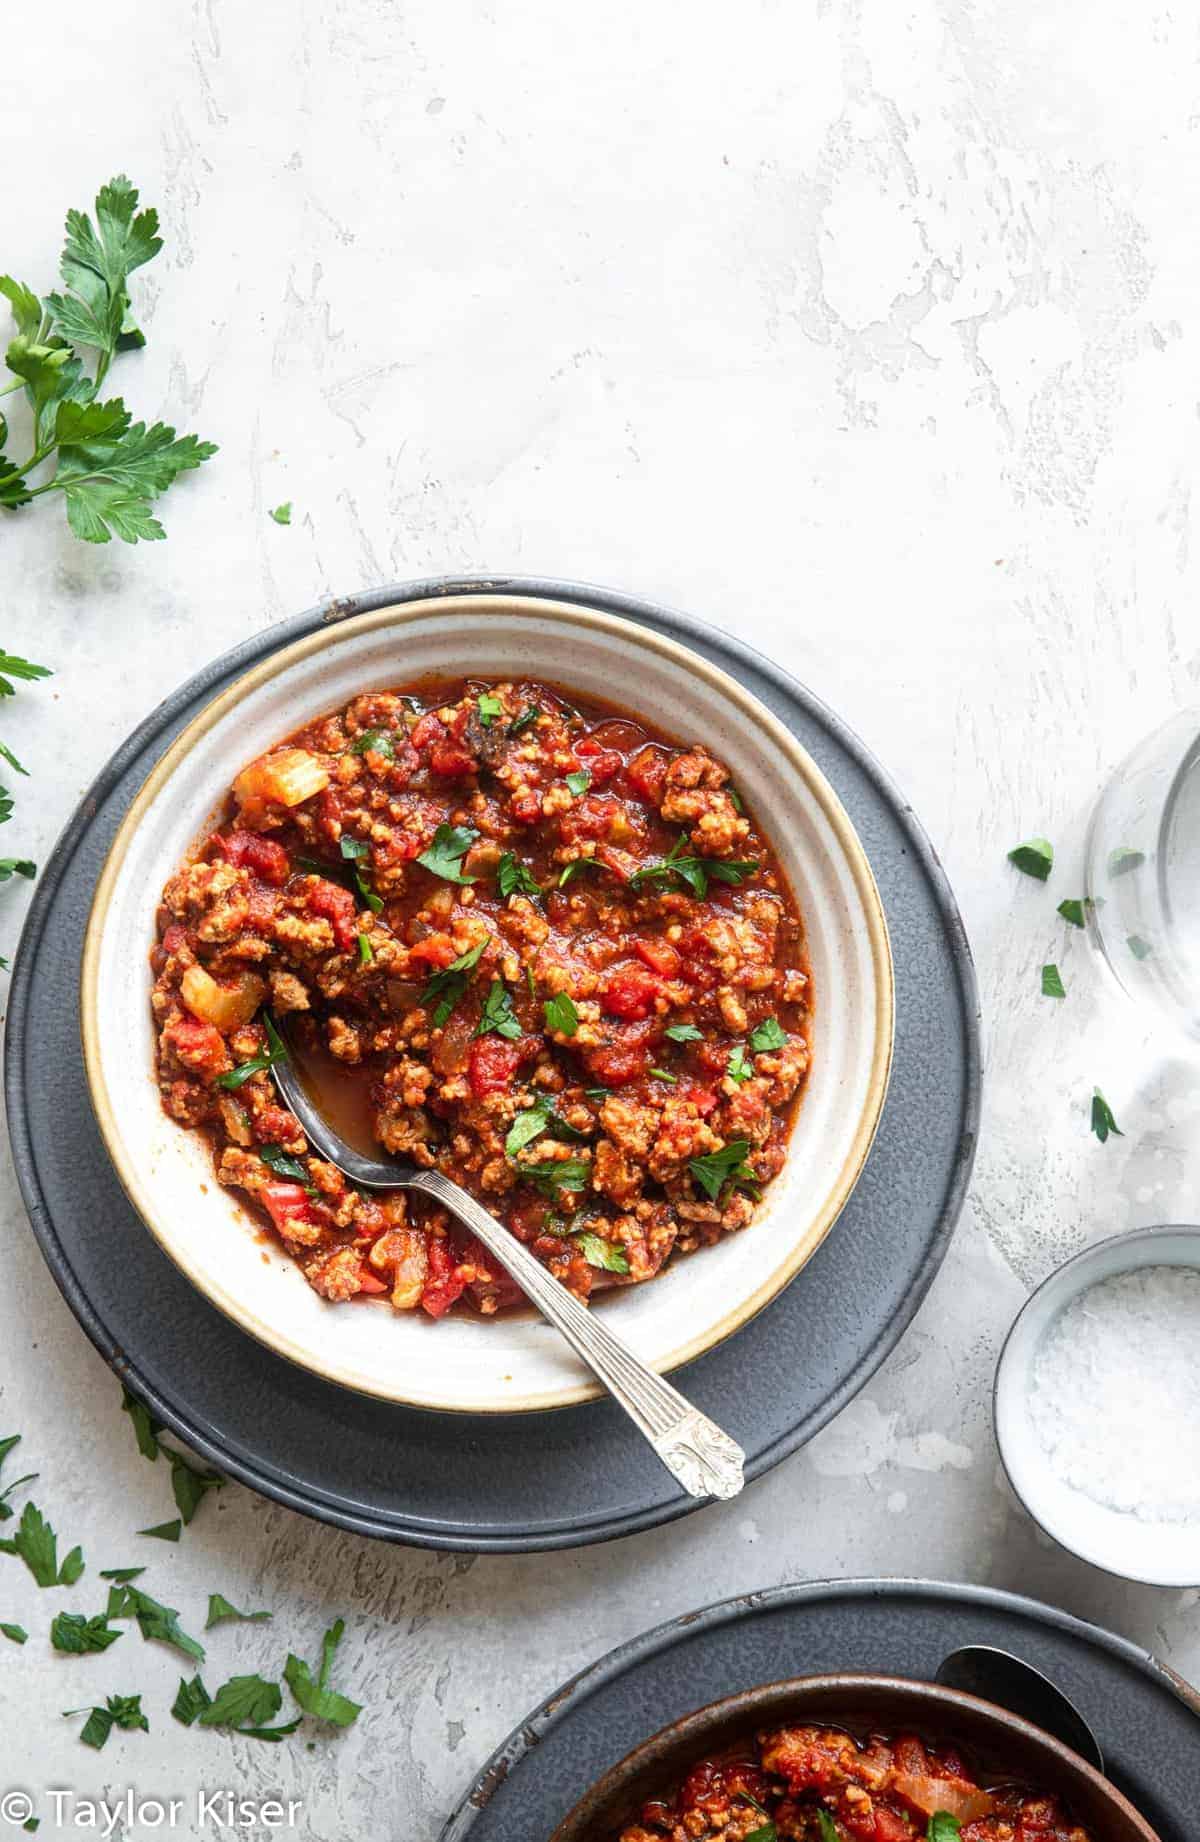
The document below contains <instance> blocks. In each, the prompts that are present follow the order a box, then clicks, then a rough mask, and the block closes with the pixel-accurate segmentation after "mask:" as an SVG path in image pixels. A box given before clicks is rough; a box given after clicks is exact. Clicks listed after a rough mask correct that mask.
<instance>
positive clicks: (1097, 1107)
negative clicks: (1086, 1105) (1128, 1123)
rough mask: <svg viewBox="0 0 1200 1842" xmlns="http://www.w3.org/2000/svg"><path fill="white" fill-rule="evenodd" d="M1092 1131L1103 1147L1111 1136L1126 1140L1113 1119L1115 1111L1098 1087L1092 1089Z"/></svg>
mask: <svg viewBox="0 0 1200 1842" xmlns="http://www.w3.org/2000/svg"><path fill="white" fill-rule="evenodd" d="M1092 1131H1093V1132H1094V1133H1095V1134H1096V1137H1097V1138H1098V1139H1099V1140H1100V1143H1101V1144H1102V1145H1103V1144H1104V1142H1105V1141H1106V1139H1107V1138H1108V1137H1109V1134H1110V1133H1111V1134H1113V1135H1114V1136H1115V1137H1116V1138H1124V1136H1125V1134H1124V1133H1123V1132H1122V1130H1121V1128H1120V1126H1119V1125H1118V1124H1117V1122H1116V1120H1115V1119H1114V1118H1113V1110H1112V1108H1111V1107H1110V1106H1109V1104H1108V1101H1107V1100H1106V1099H1105V1098H1104V1095H1103V1094H1102V1093H1101V1092H1100V1089H1099V1088H1098V1087H1094V1088H1093V1089H1092Z"/></svg>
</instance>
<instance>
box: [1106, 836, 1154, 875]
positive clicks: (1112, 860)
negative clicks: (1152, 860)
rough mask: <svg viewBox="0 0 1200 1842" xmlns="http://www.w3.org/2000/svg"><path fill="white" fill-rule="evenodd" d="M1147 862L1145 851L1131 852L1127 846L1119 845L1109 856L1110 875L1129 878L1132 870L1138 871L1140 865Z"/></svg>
mask: <svg viewBox="0 0 1200 1842" xmlns="http://www.w3.org/2000/svg"><path fill="white" fill-rule="evenodd" d="M1145 861H1146V853H1145V851H1134V850H1130V848H1129V846H1128V845H1127V844H1118V846H1117V848H1116V850H1115V851H1110V852H1109V854H1108V874H1109V875H1110V876H1128V874H1129V872H1130V870H1136V869H1137V867H1138V865H1139V864H1140V863H1145Z"/></svg>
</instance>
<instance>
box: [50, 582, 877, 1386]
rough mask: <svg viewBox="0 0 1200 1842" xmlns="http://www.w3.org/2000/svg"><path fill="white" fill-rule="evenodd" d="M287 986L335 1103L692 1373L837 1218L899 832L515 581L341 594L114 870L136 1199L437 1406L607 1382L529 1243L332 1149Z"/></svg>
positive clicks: (104, 1081)
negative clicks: (471, 1234)
mask: <svg viewBox="0 0 1200 1842" xmlns="http://www.w3.org/2000/svg"><path fill="white" fill-rule="evenodd" d="M622 686H629V687H632V688H631V689H630V690H629V691H628V692H627V694H626V695H621V694H620V692H621V687H622ZM650 712H652V713H653V715H652V716H651V715H649V714H648V713H650ZM764 938H765V939H766V942H767V944H766V945H764V944H763V941H764ZM148 957H149V958H150V960H151V972H150V975H149V976H148V975H147V970H146V966H147V958H148ZM151 985H153V994H151ZM151 995H153V1008H152V1007H151V1003H150V1001H149V1000H150V998H151ZM268 1003H270V1004H273V1005H274V1007H275V1008H276V1009H277V1010H278V1009H281V1008H282V1009H287V1010H289V1011H290V1012H291V1013H292V1014H291V1016H290V1019H289V1021H290V1023H291V1024H292V1025H293V1026H294V1028H295V1031H296V1034H297V1039H298V1041H299V1042H300V1044H301V1047H302V1048H303V1047H304V1046H305V1045H307V1047H308V1048H309V1049H310V1050H311V1052H312V1054H311V1061H310V1062H307V1061H306V1066H307V1067H309V1068H310V1070H311V1072H312V1074H313V1078H314V1079H316V1080H318V1081H319V1082H320V1083H321V1084H322V1092H323V1093H324V1092H325V1091H326V1088H325V1085H324V1084H325V1081H326V1077H327V1076H330V1075H332V1076H334V1077H336V1079H335V1080H333V1081H332V1083H331V1084H330V1086H329V1088H328V1092H329V1095H330V1104H331V1105H333V1106H334V1107H335V1108H340V1107H349V1108H350V1109H351V1110H356V1111H357V1114H358V1115H359V1116H360V1120H361V1118H365V1119H366V1121H367V1125H368V1129H369V1130H370V1131H371V1133H372V1134H373V1136H374V1138H375V1140H376V1141H377V1142H382V1143H383V1144H385V1145H387V1146H388V1147H389V1148H390V1149H392V1150H394V1151H396V1152H397V1153H399V1154H400V1155H403V1156H408V1157H411V1156H414V1155H415V1156H417V1157H418V1159H426V1160H428V1161H429V1162H433V1161H435V1160H438V1159H444V1160H446V1168H447V1170H449V1171H450V1172H451V1173H452V1174H454V1175H455V1176H457V1177H459V1178H460V1179H461V1178H463V1177H464V1175H465V1176H466V1179H467V1180H468V1181H469V1182H470V1183H471V1185H472V1187H475V1188H477V1189H478V1191H479V1193H480V1194H481V1195H482V1196H483V1197H484V1199H485V1200H487V1201H488V1202H489V1204H490V1206H492V1207H493V1208H494V1209H495V1211H496V1212H497V1213H498V1214H499V1215H500V1216H501V1218H502V1219H505V1220H506V1222H507V1224H508V1225H509V1226H510V1227H511V1228H512V1230H513V1232H515V1233H519V1234H520V1235H521V1238H522V1239H525V1240H526V1241H527V1242H531V1243H532V1244H533V1245H534V1247H535V1251H537V1252H538V1254H539V1257H541V1258H543V1259H544V1260H545V1262H546V1264H547V1265H548V1266H549V1267H550V1268H551V1270H552V1271H555V1272H556V1273H557V1276H559V1277H560V1278H562V1279H563V1280H564V1283H567V1284H570V1285H572V1286H573V1288H574V1289H576V1290H580V1291H593V1290H594V1291H595V1293H596V1296H597V1298H599V1295H600V1293H601V1292H604V1293H605V1294H606V1295H605V1297H604V1298H603V1301H602V1302H601V1303H600V1304H599V1308H601V1309H606V1310H607V1309H611V1310H613V1311H615V1312H618V1313H619V1314H620V1327H621V1331H622V1334H623V1335H625V1336H627V1337H629V1338H630V1340H631V1341H632V1342H633V1344H634V1346H635V1347H636V1348H637V1349H638V1351H639V1353H640V1354H641V1355H643V1356H644V1358H645V1359H646V1360H647V1361H649V1362H651V1363H652V1364H653V1365H654V1366H656V1367H658V1368H660V1369H663V1370H666V1369H670V1368H673V1367H676V1366H678V1365H679V1364H680V1363H682V1362H686V1361H688V1360H690V1359H691V1358H693V1357H695V1356H697V1355H699V1354H701V1353H702V1352H703V1351H704V1350H705V1349H708V1348H710V1347H712V1346H713V1345H714V1344H715V1343H717V1342H719V1341H721V1340H722V1339H723V1338H725V1337H727V1336H729V1335H731V1334H733V1332H734V1331H736V1330H737V1329H738V1328H739V1326H740V1325H741V1324H743V1323H745V1322H746V1321H747V1320H748V1319H749V1318H750V1317H751V1316H752V1315H754V1314H755V1313H756V1312H757V1311H759V1310H761V1309H762V1308H763V1306H764V1305H765V1304H767V1303H768V1302H769V1301H770V1299H771V1298H772V1297H774V1296H775V1294H776V1293H777V1292H778V1291H779V1289H780V1288H781V1287H782V1286H783V1285H785V1284H786V1283H787V1282H788V1281H789V1279H791V1278H792V1277H794V1275H795V1274H796V1273H797V1272H799V1270H800V1269H801V1267H802V1266H803V1265H804V1263H805V1261H806V1260H807V1259H808V1258H810V1257H811V1255H812V1253H813V1252H814V1251H815V1250H816V1248H817V1247H818V1246H819V1245H820V1242H821V1241H822V1239H823V1238H824V1236H825V1235H826V1234H827V1233H828V1232H829V1230H830V1228H831V1227H832V1225H833V1223H834V1222H835V1220H836V1218H837V1215H838V1213H839V1211H840V1209H841V1207H842V1205H843V1204H844V1202H845V1200H846V1198H847V1197H848V1195H849V1194H850V1191H851V1189H852V1187H853V1184H854V1182H855V1181H856V1179H857V1176H858V1174H859V1172H860V1170H861V1168H862V1165H863V1162H864V1160H865V1158H866V1155H867V1152H868V1150H869V1147H870V1143H871V1139H872V1136H873V1134H874V1130H875V1126H876V1123H877V1121H878V1117H879V1112H880V1109H881V1106H882V1102H883V1098H884V1094H885V1092H886V1085H887V1078H888V1072H889V1067H890V1056H891V1043H892V1028H893V993H892V967H891V958H890V951H889V946H888V940H887V928H886V923H885V920H884V917H883V913H882V909H881V906H880V903H879V898H878V894H877V892H876V889H875V885H874V880H873V878H872V876H871V872H870V868H869V865H868V863H867V860H866V857H865V855H864V853H863V851H862V847H861V844H860V843H859V841H858V839H857V837H856V836H855V834H854V831H853V828H852V827H851V825H850V823H849V820H848V819H847V817H846V815H845V812H844V811H843V809H842V807H841V805H840V802H839V801H838V800H837V797H836V795H835V794H834V792H833V790H832V788H830V787H829V785H828V783H827V782H826V781H825V780H824V777H823V776H822V775H821V774H820V772H819V770H818V769H817V767H816V765H815V764H814V763H813V762H812V760H811V759H810V758H809V757H808V756H807V754H806V753H805V752H804V750H803V749H801V748H800V746H799V745H798V743H797V742H796V741H795V739H794V738H793V737H792V736H791V735H790V734H789V733H788V731H787V730H786V729H784V728H783V726H782V725H781V724H780V723H779V722H778V721H777V719H776V718H775V717H774V716H773V715H772V714H771V713H770V712H769V711H767V710H766V709H765V708H764V707H763V706H762V705H761V704H760V703H759V702H758V701H757V700H756V699H754V698H753V697H751V696H750V695H749V694H748V693H747V692H746V691H745V690H744V689H743V688H742V687H741V686H739V685H737V684H735V683H734V682H733V681H732V680H731V679H730V678H728V677H727V676H726V675H725V674H724V673H722V672H721V671H719V670H718V669H717V668H716V667H714V666H712V665H710V664H709V663H708V662H707V661H705V660H703V659H701V658H699V657H698V656H697V655H695V654H692V653H690V652H689V651H687V650H686V649H685V648H684V647H681V646H679V645H678V644H676V643H675V642H674V641H672V640H669V639H666V638H664V637H662V636H660V635H658V634H655V633H651V632H649V631H647V630H645V629H643V628H640V627H638V626H636V625H635V624H634V623H631V622H628V621H625V620H622V619H619V618H617V617H616V616H613V615H610V614H607V613H603V612H601V611H599V610H592V609H588V608H581V607H578V606H576V605H574V604H560V603H553V602H546V601H541V600H538V601H529V600H525V599H523V598H522V597H520V596H508V595H485V596H478V595H472V596H470V597H462V598H455V597H448V598H446V599H438V600H434V601H429V602H423V603H420V602H419V603H415V604H413V603H410V604H408V605H406V606H401V607H392V608H383V609H379V610H376V611H374V612H372V613H368V614H364V615H360V616H356V617H354V618H353V619H349V620H346V621H343V622H340V623H338V622H335V623H333V624H331V625H330V627H329V628H328V629H327V630H325V631H322V632H321V633H318V634H315V635H310V636H308V637H307V638H305V639H303V640H301V641H299V642H297V643H296V644H295V645H293V646H291V647H289V648H286V649H285V650H283V651H282V652H280V653H278V654H276V655H274V656H273V657H272V658H270V659H268V660H265V661H263V662H262V663H261V664H260V665H258V666H257V667H255V668H254V669H253V670H251V671H250V672H248V673H247V674H246V675H245V676H244V677H243V678H242V679H240V680H239V681H238V682H237V683H236V684H234V685H233V686H232V687H231V688H230V689H228V690H226V691H225V692H224V693H222V694H221V696H219V697H218V698H217V699H215V700H214V702H213V703H212V704H211V705H210V706H208V708H207V709H206V710H205V711H203V712H202V713H201V715H200V716H199V717H197V718H196V719H195V720H194V721H193V722H192V723H191V724H190V725H189V726H188V728H187V729H185V730H184V732H183V733H182V734H181V735H180V736H179V737H178V738H177V740H176V741H175V742H174V743H173V745H172V747H171V748H170V749H169V750H168V751H167V753H166V754H165V755H164V756H163V758H162V760H161V761H160V762H159V763H158V765H157V766H156V768H155V769H154V770H153V772H152V773H151V775H150V777H149V779H148V780H147V782H146V784H145V785H144V787H143V788H142V789H141V791H140V793H139V794H138V796H137V798H136V799H135V801H134V803H133V806H132V807H131V809H130V812H129V814H128V815H127V817H126V819H125V821H124V822H123V825H122V827H121V829H120V831H119V832H118V834H117V836H116V838H115V840H114V843H113V846H112V848H111V851H110V854H109V857H108V859H107V861H106V863H105V866H104V869H103V871H102V874H101V877H100V879H99V882H98V885H97V891H96V897H95V902H94V905H93V910H92V915H91V918H90V921H89V926H88V930H87V936H86V940H85V950H84V960H83V971H82V988H81V1016H82V1023H83V1039H84V1052H85V1060H86V1065H87V1071H88V1079H89V1085H90V1090H91V1094H92V1098H93V1103H94V1105H95V1109H96V1113H97V1118H98V1120H99V1123H100V1127H101V1131H102V1133H103V1136H104V1138H105V1142H106V1146H107V1149H108V1151H109V1153H110V1155H111V1156H112V1159H113V1162H114V1165H115V1167H116V1169H117V1172H118V1174H119V1176H120V1177H121V1180H122V1182H123V1183H124V1185H125V1188H126V1190H127V1192H128V1193H129V1195H130V1198H131V1200H132V1201H133V1203H134V1205H135V1207H136V1208H137V1209H138V1211H139V1213H140V1214H141V1216H142V1218H143V1220H144V1221H145V1222H146V1223H147V1226H148V1227H149V1228H150V1230H151V1232H152V1233H153V1234H154V1235H155V1236H156V1238H157V1239H158V1241H159V1243H160V1245H162V1246H163V1247H164V1249H165V1250H166V1251H167V1252H168V1254H169V1255H170V1256H171V1257H172V1258H173V1259H174V1260H175V1261H176V1263H177V1264H178V1265H179V1266H180V1267H181V1268H182V1270H183V1271H184V1272H185V1273H186V1274H187V1275H188V1276H189V1277H190V1278H191V1279H192V1281H193V1283H195V1284H196V1285H197V1286H198V1287H199V1288H200V1290H201V1291H202V1292H204V1293H205V1294H206V1296H208V1297H209V1298H210V1299H211V1300H212V1301H213V1302H214V1303H215V1304H217V1305H218V1306H219V1307H220V1308H221V1309H222V1310H223V1311H225V1312H226V1313H227V1315H229V1316H230V1317H231V1318H233V1319H234V1321H236V1322H237V1323H239V1324H240V1325H241V1326H242V1327H243V1328H244V1329H246V1330H247V1331H248V1332H250V1334H252V1335H255V1336H257V1337H258V1338H259V1339H260V1340H261V1341H263V1342H264V1343H266V1344H268V1345H269V1346H270V1347H271V1348H273V1349H275V1350H276V1351H278V1352H279V1353H281V1354H283V1355H285V1356H287V1357H288V1358H290V1359H291V1360H293V1361H296V1362H298V1363H300V1364H301V1365H303V1366H305V1367H307V1368H309V1369H312V1370H313V1371H315V1372H316V1373H318V1374H320V1375H322V1376H324V1377H326V1378H327V1379H329V1380H331V1381H334V1382H337V1383H340V1384H342V1385H345V1386H349V1387H352V1388H356V1389H359V1390H362V1391H363V1392H367V1393H370V1394H374V1395H377V1396H381V1397H383V1398H385V1399H392V1400H396V1401H403V1402H406V1403H408V1404H413V1405H419V1406H426V1407H432V1408H441V1409H446V1410H452V1411H463V1412H476V1413H479V1412H515V1411H534V1410H539V1409H543V1408H547V1407H553V1406H559V1405H567V1404H569V1403H571V1402H574V1401H579V1400H583V1399H586V1398H590V1397H591V1395H592V1394H593V1393H594V1389H593V1388H592V1387H591V1386H590V1385H589V1384H588V1383H587V1382H586V1381H584V1380H582V1379H581V1377H580V1376H579V1373H578V1371H577V1370H576V1369H575V1366H574V1364H573V1361H572V1359H571V1357H570V1355H569V1353H568V1352H566V1351H565V1350H563V1349H562V1348H560V1347H559V1346H558V1345H557V1342H556V1340H555V1338H554V1335H553V1333H552V1332H550V1331H549V1330H548V1328H547V1327H546V1326H545V1325H543V1324H541V1323H540V1322H539V1321H538V1320H536V1319H534V1318H533V1317H532V1316H531V1315H529V1314H527V1313H524V1312H522V1311H521V1310H519V1309H511V1308H509V1307H510V1306H511V1305H512V1304H513V1300H512V1296H511V1288H508V1289H506V1284H505V1277H504V1275H502V1274H499V1273H497V1272H495V1271H493V1270H489V1269H488V1268H487V1266H486V1265H485V1264H484V1263H482V1262H481V1261H480V1260H479V1258H478V1255H477V1254H476V1253H475V1252H474V1251H473V1250H471V1249H469V1248H464V1247H463V1245H462V1244H461V1242H458V1241H456V1240H455V1239H454V1238H453V1237H452V1236H451V1235H449V1234H448V1233H447V1230H446V1227H445V1225H444V1224H441V1223H438V1222H436V1221H432V1222H431V1221H427V1220H422V1219H420V1218H414V1217H413V1216H412V1215H411V1214H406V1213H405V1212H404V1211H403V1210H400V1209H396V1210H392V1211H391V1212H388V1211H387V1209H386V1208H385V1209H384V1211H383V1213H381V1214H379V1215H378V1216H377V1215H376V1214H375V1213H373V1212H372V1211H373V1210H374V1209H375V1208H376V1207H377V1205H372V1206H371V1208H368V1207H367V1206H366V1205H365V1203H364V1201H363V1199H360V1198H357V1197H356V1196H355V1195H354V1194H352V1193H349V1192H347V1191H346V1189H345V1186H339V1185H338V1183H337V1182H336V1180H335V1178H334V1176H333V1175H331V1174H330V1172H329V1170H328V1167H325V1168H321V1167H319V1164H318V1163H317V1161H315V1160H313V1159H312V1157H311V1155H310V1154H309V1151H308V1148H307V1147H306V1146H305V1145H304V1143H303V1139H302V1137H301V1139H300V1140H297V1139H296V1138H295V1132H294V1127H295V1122H294V1121H290V1122H289V1118H288V1116H287V1115H286V1113H285V1111H284V1109H281V1108H280V1107H279V1106H278V1105H277V1104H276V1103H275V1098H274V1095H273V1093H272V1091H271V1083H270V1077H269V1064H270V1058H271V1054H272V1045H271V1041H270V1039H269V1037H268V1036H267V1033H266V1030H265V1026H264V1023H263V1011H264V1008H265V1006H266V1005H267V1004H268ZM801 1099H802V1102H803V1103H802V1104H798V1102H799V1101H800V1100H801ZM344 1123H345V1121H344V1119H343V1124H344ZM214 1158H215V1164H214ZM214 1179H215V1180H214ZM760 1193H761V1200H759V1196H760ZM253 1228H257V1229H258V1232H257V1233H254V1232H250V1231H249V1230H250V1229H253ZM743 1228H744V1229H745V1232H740V1231H741V1230H742V1229H743ZM735 1230H736V1232H735ZM692 1250H702V1251H695V1252H693V1251H692ZM684 1255H686V1256H687V1257H683V1256H684ZM650 1278H653V1280H654V1283H653V1284H644V1283H640V1282H641V1281H643V1280H646V1279H650ZM364 1303H366V1304H373V1305H375V1306H376V1308H375V1309H363V1308H362V1306H363V1304H364ZM348 1307H349V1308H348ZM482 1319H488V1320H489V1321H487V1322H482V1321H481V1320H482Z"/></svg>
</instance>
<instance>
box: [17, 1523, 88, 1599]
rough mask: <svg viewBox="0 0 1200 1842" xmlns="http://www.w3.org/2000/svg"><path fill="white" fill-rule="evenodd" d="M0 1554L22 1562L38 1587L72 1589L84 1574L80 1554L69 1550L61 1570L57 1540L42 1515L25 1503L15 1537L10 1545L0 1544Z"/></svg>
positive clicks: (77, 1549)
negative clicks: (13, 1556) (70, 1587)
mask: <svg viewBox="0 0 1200 1842" xmlns="http://www.w3.org/2000/svg"><path fill="white" fill-rule="evenodd" d="M0 1554H16V1555H18V1556H19V1557H20V1559H21V1560H23V1561H24V1563H25V1565H26V1566H27V1567H28V1569H29V1571H30V1573H31V1574H32V1575H33V1577H34V1579H35V1580H36V1581H37V1583H38V1585H39V1586H42V1587H47V1586H74V1584H75V1582H76V1580H78V1579H79V1577H80V1575H81V1574H82V1572H83V1554H82V1551H81V1550H80V1549H79V1548H72V1549H71V1552H70V1553H69V1554H68V1555H67V1558H66V1560H65V1561H64V1562H63V1564H62V1566H61V1567H60V1566H59V1564H58V1538H57V1536H56V1535H55V1533H54V1530H53V1529H52V1528H51V1526H50V1524H49V1523H48V1522H47V1521H46V1519H45V1517H44V1516H43V1515H42V1513H41V1511H40V1510H39V1509H37V1508H35V1506H34V1505H33V1504H32V1503H27V1504H26V1505H25V1508H24V1510H23V1512H22V1514H21V1521H20V1524H19V1526H18V1529H17V1532H16V1534H15V1535H14V1536H13V1537H12V1539H11V1540H10V1541H0Z"/></svg>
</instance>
